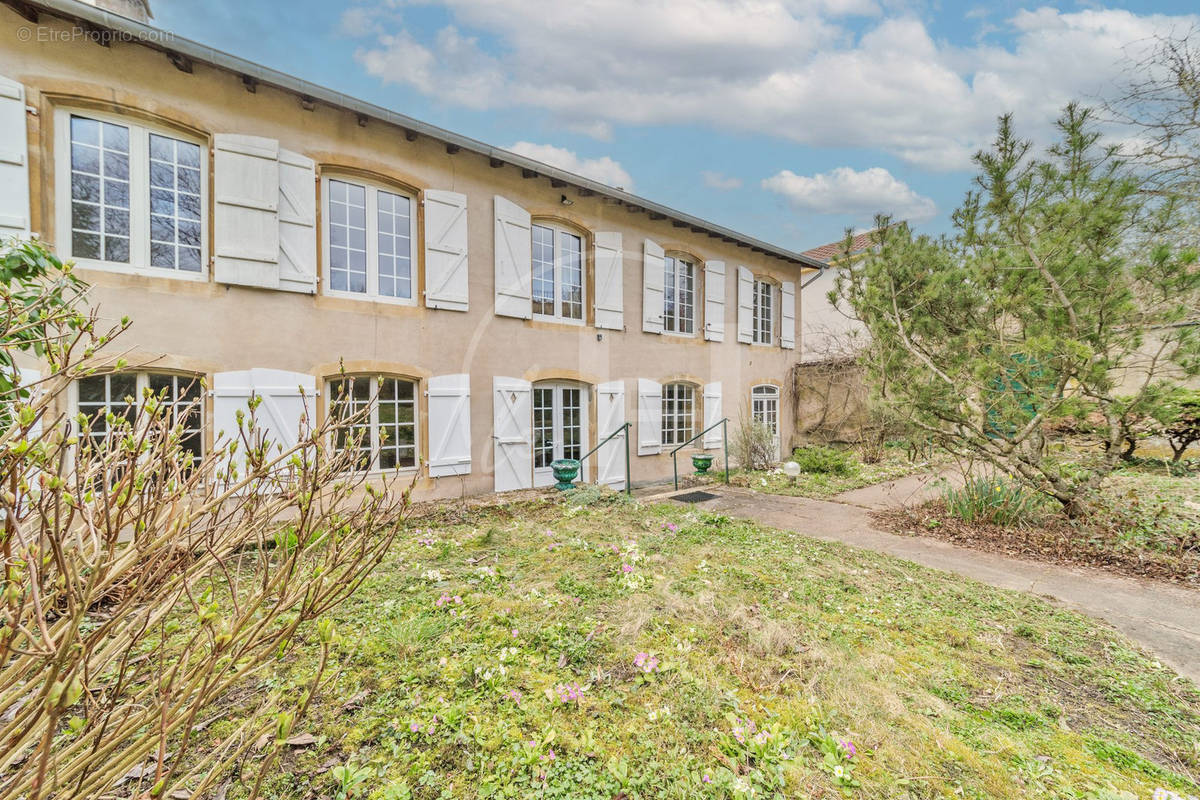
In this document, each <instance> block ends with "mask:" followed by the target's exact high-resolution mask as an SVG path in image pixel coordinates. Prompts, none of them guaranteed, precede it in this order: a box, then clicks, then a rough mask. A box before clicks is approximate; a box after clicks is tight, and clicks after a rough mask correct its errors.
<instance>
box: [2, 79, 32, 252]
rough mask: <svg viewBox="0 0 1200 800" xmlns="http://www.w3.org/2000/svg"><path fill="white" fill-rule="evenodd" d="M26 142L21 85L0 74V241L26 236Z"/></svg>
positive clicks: (27, 178)
mask: <svg viewBox="0 0 1200 800" xmlns="http://www.w3.org/2000/svg"><path fill="white" fill-rule="evenodd" d="M28 142H29V136H28V134H27V132H26V128H25V87H24V86H22V85H21V84H19V83H17V82H16V81H12V80H9V79H8V78H5V77H3V76H0V186H2V187H4V188H3V190H0V241H3V240H4V239H7V238H8V237H10V236H18V237H21V238H28V237H29V145H28Z"/></svg>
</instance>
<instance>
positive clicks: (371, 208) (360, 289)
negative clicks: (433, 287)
mask: <svg viewBox="0 0 1200 800" xmlns="http://www.w3.org/2000/svg"><path fill="white" fill-rule="evenodd" d="M322 188H323V191H322V198H323V200H324V206H325V208H324V220H325V222H324V227H325V230H324V231H323V234H324V241H325V281H326V283H325V286H326V289H327V292H328V293H330V294H336V295H343V296H346V297H368V298H373V299H376V300H387V301H391V302H398V303H412V302H415V301H414V299H413V298H414V287H415V285H416V268H415V266H414V265H415V263H416V258H415V254H416V249H415V248H416V240H417V214H416V208H417V201H416V198H415V197H413V196H412V195H410V194H408V193H407V192H405V191H403V190H400V189H397V188H396V187H393V186H388V185H383V184H376V183H372V182H369V181H365V180H362V179H361V178H355V177H345V178H343V177H337V176H334V177H326V178H323V179H322Z"/></svg>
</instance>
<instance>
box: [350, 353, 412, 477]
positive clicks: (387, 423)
mask: <svg viewBox="0 0 1200 800" xmlns="http://www.w3.org/2000/svg"><path fill="white" fill-rule="evenodd" d="M329 398H330V406H329V412H330V414H331V415H332V416H333V417H334V419H337V420H346V421H347V424H345V425H340V426H339V427H338V429H337V434H336V439H335V441H334V447H336V448H337V449H338V450H345V449H346V448H348V447H351V446H356V447H357V448H358V454H359V456H358V462H357V465H358V468H359V469H361V470H364V471H374V470H388V469H405V468H411V467H415V466H416V465H417V382H416V381H413V380H408V379H405V378H393V377H388V376H383V377H379V376H375V375H351V376H347V377H345V378H337V379H335V380H331V381H330V382H329Z"/></svg>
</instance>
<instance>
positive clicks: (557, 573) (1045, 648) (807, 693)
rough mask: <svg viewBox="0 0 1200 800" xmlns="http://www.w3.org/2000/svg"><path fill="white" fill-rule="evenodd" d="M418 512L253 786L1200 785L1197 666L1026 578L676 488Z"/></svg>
mask: <svg viewBox="0 0 1200 800" xmlns="http://www.w3.org/2000/svg"><path fill="white" fill-rule="evenodd" d="M592 496H593V497H594V493H593V495H592ZM415 524H419V525H420V528H419V529H416V528H414V529H413V530H410V531H408V532H407V533H406V535H405V536H404V539H403V541H402V542H400V543H399V544H398V546H397V547H396V548H395V551H394V552H393V553H392V555H391V557H390V558H389V559H388V561H387V562H386V563H385V564H384V565H383V566H382V567H381V568H380V569H379V570H378V572H377V573H376V574H375V576H374V577H373V578H372V579H371V580H370V581H369V582H368V583H367V584H366V585H365V586H364V587H363V590H362V591H361V592H360V593H359V594H358V595H357V596H356V597H355V598H354V599H353V600H352V601H351V602H350V603H349V604H348V605H346V606H344V607H343V608H342V609H340V610H339V612H338V614H337V625H338V630H339V633H340V642H339V644H338V645H337V647H336V651H335V654H334V657H335V662H336V663H335V665H334V668H335V671H336V674H335V676H334V678H333V679H332V683H331V684H330V685H329V686H328V687H327V688H326V689H325V690H324V691H323V693H322V694H321V695H320V696H319V697H318V698H317V700H316V701H315V703H314V706H313V708H312V710H311V712H310V715H309V717H308V718H307V719H305V720H304V721H303V722H302V723H300V726H299V727H298V729H297V732H303V731H307V732H311V733H313V734H314V735H316V736H317V737H318V741H317V744H315V745H314V746H311V747H305V748H295V749H292V750H291V751H290V752H289V753H288V754H287V757H286V758H285V759H284V760H283V762H282V764H280V765H279V766H278V767H277V768H276V769H275V770H273V771H272V775H271V776H270V777H269V778H268V780H267V784H266V787H267V788H266V796H269V797H276V798H306V797H314V796H328V797H337V796H341V795H339V794H337V792H338V791H339V785H344V786H350V787H353V789H352V792H353V794H352V795H351V796H354V797H370V798H393V799H397V798H407V797H413V798H476V797H513V798H526V797H546V798H551V797H558V798H597V799H598V800H612V798H619V797H625V798H734V797H738V798H748V797H758V798H763V797H806V798H807V797H814V798H836V797H841V796H843V795H845V796H850V797H863V798H897V797H899V798H939V797H946V798H952V797H955V798H957V797H967V798H980V799H981V800H982V799H983V798H1064V799H1065V798H1073V799H1076V800H1078V799H1081V798H1096V800H1100V799H1101V798H1114V797H1123V796H1124V795H1120V794H1116V792H1118V791H1122V792H1124V791H1127V792H1132V793H1133V796H1134V797H1136V798H1148V797H1150V795H1151V793H1152V792H1153V791H1154V789H1155V788H1157V787H1160V786H1162V787H1167V788H1171V789H1174V790H1176V791H1178V792H1180V793H1182V794H1185V795H1186V794H1188V793H1191V794H1198V793H1200V788H1198V787H1197V785H1196V783H1195V780H1196V775H1197V774H1198V773H1200V692H1198V691H1197V689H1196V687H1195V686H1194V685H1192V684H1190V683H1188V682H1185V681H1184V680H1182V679H1180V678H1178V677H1177V676H1175V675H1174V674H1173V673H1172V672H1170V671H1169V670H1168V669H1166V668H1164V667H1162V666H1160V665H1158V664H1157V663H1155V662H1154V661H1153V660H1152V659H1150V658H1147V657H1146V656H1144V655H1143V654H1141V653H1140V652H1138V651H1137V650H1136V649H1135V648H1134V647H1133V646H1132V645H1131V644H1130V643H1129V642H1128V641H1126V640H1125V639H1123V638H1121V637H1120V636H1118V635H1116V634H1115V633H1113V632H1111V631H1110V630H1109V629H1107V628H1106V627H1105V626H1103V625H1102V624H1101V623H1097V622H1095V621H1093V620H1090V619H1086V618H1084V617H1081V616H1079V615H1077V614H1074V613H1071V612H1069V611H1065V610H1061V609H1056V608H1053V607H1051V606H1048V605H1046V604H1045V603H1043V602H1041V601H1039V600H1038V599H1036V598H1034V597H1032V596H1029V595H1023V594H1017V593H1011V592H1004V591H1000V590H994V589H991V588H988V587H984V586H981V585H979V584H975V583H972V582H970V581H966V580H962V579H958V578H953V577H950V576H947V575H945V574H942V573H937V572H934V571H931V570H927V569H924V568H921V567H918V566H916V565H913V564H909V563H905V562H901V561H897V560H894V559H890V558H887V557H884V556H880V555H875V554H871V553H864V552H860V551H856V550H851V549H849V548H846V547H843V546H840V545H835V544H829V543H822V542H817V541H815V540H811V539H808V538H805V537H803V536H801V535H798V534H795V533H790V532H787V531H778V530H772V529H768V528H763V527H759V526H756V525H753V524H749V523H744V522H740V521H733V520H730V519H728V518H725V517H721V516H715V515H711V514H706V513H698V512H696V511H694V510H691V509H688V508H686V507H681V506H678V505H671V506H665V505H662V506H652V507H641V506H637V505H633V504H626V503H624V502H620V501H617V500H611V501H607V502H600V503H596V504H594V505H590V506H586V507H572V506H571V505H570V503H569V501H568V502H566V503H563V504H558V503H552V502H534V503H525V504H520V505H512V506H502V507H499V508H495V509H492V510H487V511H480V512H476V513H474V514H473V515H472V516H469V517H467V518H466V520H465V521H459V522H456V523H455V524H444V525H440V524H432V523H430V522H424V523H415ZM422 539H426V540H427V539H432V540H433V542H434V543H433V544H432V545H425V544H421V543H420V542H419V541H418V540H422ZM626 566H628V567H629V569H626ZM456 598H458V599H456ZM439 599H441V602H440V603H439ZM459 600H461V602H459ZM639 654H643V655H642V656H641V657H639ZM314 658H315V647H313V646H312V645H311V644H305V643H298V645H297V648H296V649H295V650H294V651H293V654H292V655H291V656H290V657H289V658H288V659H287V660H285V661H284V662H281V663H280V665H279V666H278V668H277V670H276V672H275V673H274V674H272V675H270V676H268V677H267V678H266V679H265V680H264V682H263V685H261V686H254V687H247V688H246V690H245V692H246V694H247V695H249V694H253V693H255V692H258V691H262V690H263V688H265V687H268V686H281V685H282V686H286V685H289V684H293V683H299V682H300V681H302V680H303V678H304V676H305V675H307V674H309V673H310V671H311V670H312V668H313V661H314ZM655 661H657V665H656V666H654V667H653V668H650V667H651V665H652V664H654V662H655ZM639 663H640V665H641V666H639ZM350 698H356V702H354V703H347V700H349V699H350ZM241 702H243V700H242V699H239V698H238V697H234V698H231V699H230V702H229V705H230V708H236V707H237V706H238V704H239V703H241ZM235 717H236V715H231V717H230V718H229V719H228V720H224V721H221V722H218V723H215V724H214V726H213V729H212V733H213V734H219V733H220V732H221V731H222V730H223V726H232V725H233V724H235V722H236V718H235ZM843 741H847V742H853V744H854V747H855V749H856V751H857V752H856V754H855V755H854V756H853V757H849V755H848V751H847V749H846V748H845V747H844V746H843V745H842V744H841V742H843ZM334 767H337V768H338V769H337V771H336V772H335V770H334ZM253 772H254V766H253V761H252V762H251V763H249V764H248V765H247V767H246V768H245V770H244V771H243V778H246V777H247V776H250V777H252V776H253ZM239 792H244V789H241V788H239V785H237V784H235V785H234V786H233V787H231V788H230V791H229V793H228V797H229V798H236V797H238V796H239Z"/></svg>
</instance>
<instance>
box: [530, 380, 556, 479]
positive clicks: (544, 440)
mask: <svg viewBox="0 0 1200 800" xmlns="http://www.w3.org/2000/svg"><path fill="white" fill-rule="evenodd" d="M553 460H554V390H553V389H549V388H542V389H536V388H535V389H534V390H533V466H534V467H536V468H538V469H542V468H545V467H549V466H550V462H551V461H553Z"/></svg>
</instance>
